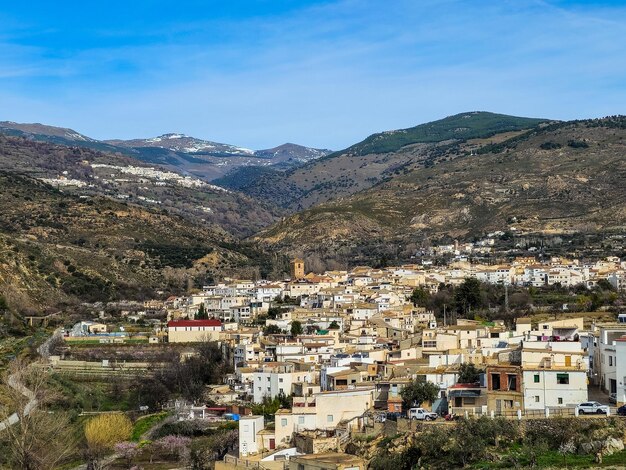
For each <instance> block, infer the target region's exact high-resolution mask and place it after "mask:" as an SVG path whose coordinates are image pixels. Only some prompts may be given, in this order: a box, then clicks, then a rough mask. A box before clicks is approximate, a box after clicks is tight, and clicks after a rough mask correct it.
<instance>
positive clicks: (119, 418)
mask: <svg viewBox="0 0 626 470" xmlns="http://www.w3.org/2000/svg"><path fill="white" fill-rule="evenodd" d="M132 431H133V425H132V423H131V422H130V419H128V416H126V415H125V414H124V413H106V414H102V415H99V416H96V417H95V418H91V419H90V420H89V421H87V424H85V440H86V441H87V447H88V449H89V460H90V464H91V466H92V467H94V468H99V466H100V460H101V459H102V457H103V456H104V455H105V454H106V453H107V452H109V451H111V450H113V448H114V447H115V444H118V443H120V442H124V441H127V440H128V439H130V435H131V433H132Z"/></svg>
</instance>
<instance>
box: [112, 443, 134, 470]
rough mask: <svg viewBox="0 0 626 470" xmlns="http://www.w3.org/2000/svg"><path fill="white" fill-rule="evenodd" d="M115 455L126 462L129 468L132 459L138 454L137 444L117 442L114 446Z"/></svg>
mask: <svg viewBox="0 0 626 470" xmlns="http://www.w3.org/2000/svg"><path fill="white" fill-rule="evenodd" d="M114 449H115V453H116V454H117V455H119V456H120V457H122V458H123V459H124V460H126V465H127V466H128V468H131V467H132V465H133V459H134V458H135V457H136V456H137V454H138V453H139V444H137V443H136V442H127V441H126V442H118V443H117V444H115V447H114Z"/></svg>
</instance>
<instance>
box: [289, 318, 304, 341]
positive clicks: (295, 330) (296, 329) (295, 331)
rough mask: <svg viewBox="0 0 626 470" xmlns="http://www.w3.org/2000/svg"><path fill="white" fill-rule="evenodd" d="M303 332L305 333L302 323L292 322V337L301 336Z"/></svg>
mask: <svg viewBox="0 0 626 470" xmlns="http://www.w3.org/2000/svg"><path fill="white" fill-rule="evenodd" d="M302 332H303V330H302V323H300V322H299V321H298V320H294V321H292V322H291V336H293V337H294V338H295V337H296V336H299V335H301V334H302Z"/></svg>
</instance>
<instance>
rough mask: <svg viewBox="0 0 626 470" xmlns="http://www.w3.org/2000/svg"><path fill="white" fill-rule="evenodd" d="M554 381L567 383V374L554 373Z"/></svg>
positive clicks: (560, 383) (561, 383) (562, 383)
mask: <svg viewBox="0 0 626 470" xmlns="http://www.w3.org/2000/svg"><path fill="white" fill-rule="evenodd" d="M556 383H557V384H559V385H568V384H569V374H556Z"/></svg>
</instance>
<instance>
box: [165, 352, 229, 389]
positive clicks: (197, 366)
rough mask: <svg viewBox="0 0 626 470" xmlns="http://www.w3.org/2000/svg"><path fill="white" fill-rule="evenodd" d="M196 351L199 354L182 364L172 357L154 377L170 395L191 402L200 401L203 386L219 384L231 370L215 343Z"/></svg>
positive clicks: (178, 359)
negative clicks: (173, 394) (175, 395)
mask: <svg viewBox="0 0 626 470" xmlns="http://www.w3.org/2000/svg"><path fill="white" fill-rule="evenodd" d="M196 350H197V352H198V354H196V355H194V356H192V357H190V358H188V359H186V360H185V361H184V362H181V361H180V358H179V357H177V356H175V357H174V358H172V359H171V360H170V362H169V364H168V365H167V366H166V367H164V368H163V369H161V370H159V371H157V375H156V378H157V379H158V380H159V381H160V382H162V383H163V384H164V385H165V386H166V387H167V388H168V389H169V390H170V392H172V393H175V394H178V395H181V396H182V397H183V398H186V399H187V400H190V401H196V400H199V399H200V398H202V394H203V393H204V391H205V388H206V385H208V384H218V383H222V381H223V379H224V375H226V374H227V373H228V372H230V370H231V369H230V365H229V364H228V362H227V361H226V360H225V358H224V357H223V356H222V351H221V349H220V347H219V346H218V344H217V343H216V342H214V341H205V342H202V343H199V344H198V345H196Z"/></svg>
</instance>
